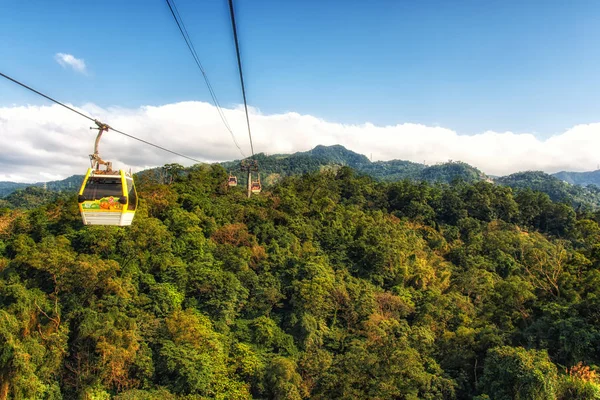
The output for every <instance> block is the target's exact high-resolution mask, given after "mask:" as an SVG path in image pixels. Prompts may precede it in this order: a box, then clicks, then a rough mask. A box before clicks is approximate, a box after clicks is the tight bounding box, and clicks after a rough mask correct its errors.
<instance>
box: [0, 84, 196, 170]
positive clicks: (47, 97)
mask: <svg viewBox="0 0 600 400" xmlns="http://www.w3.org/2000/svg"><path fill="white" fill-rule="evenodd" d="M0 76H2V77H4V78H6V79H8V80H10V81H12V82H14V83H16V84H17V85H20V86H22V87H24V88H26V89H28V90H30V91H32V92H33V93H35V94H38V95H40V96H42V97H44V98H46V99H48V100H50V101H52V102H54V103H56V104H58V105H60V106H63V107H64V108H66V109H68V110H70V111H73V112H74V113H77V114H79V115H81V116H82V117H84V118H87V119H89V120H90V121H93V122H94V123H96V124H98V123H99V121H98V120H96V119H94V118H92V117H90V116H89V115H85V114H83V113H82V112H80V111H77V110H75V109H74V108H72V107H69V106H67V105H66V104H63V103H61V102H60V101H58V100H55V99H53V98H52V97H50V96H47V95H45V94H44V93H41V92H39V91H37V90H35V89H33V88H31V87H29V86H27V85H26V84H24V83H22V82H19V81H17V80H16V79H13V78H11V77H10V76H8V75H6V74H3V73H2V72H0ZM106 126H107V127H108V128H109V129H111V130H113V131H115V132H117V133H120V134H121V135H123V136H127V137H128V138H131V139H134V140H137V141H138V142H142V143H145V144H147V145H149V146H153V147H156V148H157V149H160V150H163V151H166V152H167V153H171V154H174V155H176V156H179V157H183V158H187V159H188V160H192V161H195V162H198V163H202V162H203V161H200V160H198V159H196V158H193V157H189V156H186V155H184V154H181V153H178V152H176V151H173V150H169V149H167V148H165V147H162V146H159V145H157V144H154V143H150V142H148V141H146V140H144V139H140V138H138V137H135V136H133V135H130V134H128V133H125V132H123V131H120V130H118V129H115V128H113V127H111V126H108V125H106Z"/></svg>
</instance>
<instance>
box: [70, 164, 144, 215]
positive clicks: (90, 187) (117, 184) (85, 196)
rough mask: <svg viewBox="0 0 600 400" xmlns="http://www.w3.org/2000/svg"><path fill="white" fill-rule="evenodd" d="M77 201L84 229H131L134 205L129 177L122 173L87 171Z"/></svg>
mask: <svg viewBox="0 0 600 400" xmlns="http://www.w3.org/2000/svg"><path fill="white" fill-rule="evenodd" d="M78 201H79V211H80V212H81V218H82V219H83V223H84V225H116V226H128V225H131V222H132V221H133V217H134V215H135V210H136V208H137V203H138V199H137V193H136V190H135V186H134V184H133V178H132V176H131V175H129V174H126V173H125V172H124V171H123V170H119V171H98V170H93V169H91V168H90V169H88V171H87V174H86V175H85V178H84V180H83V184H82V185H81V189H80V190H79V197H78Z"/></svg>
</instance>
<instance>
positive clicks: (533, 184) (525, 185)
mask: <svg viewBox="0 0 600 400" xmlns="http://www.w3.org/2000/svg"><path fill="white" fill-rule="evenodd" d="M495 182H496V183H498V184H500V185H505V186H510V187H512V188H515V189H531V190H537V191H540V192H543V193H546V194H547V195H548V196H550V199H551V200H552V201H556V202H566V203H569V204H572V205H574V206H575V207H579V206H585V207H592V208H597V207H599V206H600V187H598V186H595V185H590V186H588V187H583V186H579V185H571V184H569V183H567V182H564V181H562V180H560V179H558V178H557V177H555V176H552V175H548V174H546V173H544V172H541V171H527V172H518V173H516V174H512V175H509V176H505V177H502V178H497V179H496V180H495Z"/></svg>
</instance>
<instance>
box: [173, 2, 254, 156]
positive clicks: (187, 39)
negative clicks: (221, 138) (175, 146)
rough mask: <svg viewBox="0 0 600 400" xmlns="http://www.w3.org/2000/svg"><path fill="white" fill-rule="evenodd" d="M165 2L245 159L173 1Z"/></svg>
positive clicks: (220, 115)
mask: <svg viewBox="0 0 600 400" xmlns="http://www.w3.org/2000/svg"><path fill="white" fill-rule="evenodd" d="M165 1H166V3H167V5H168V6H169V10H170V11H171V15H172V16H173V19H174V20H175V23H176V24H177V27H178V28H179V32H180V33H181V36H182V37H183V40H184V41H185V44H186V45H187V48H188V49H189V51H190V53H191V54H192V57H193V58H194V61H195V62H196V65H197V66H198V69H200V72H201V73H202V77H203V78H204V82H206V86H207V87H208V91H209V93H210V96H211V98H212V100H213V104H214V105H215V108H216V109H217V112H218V113H219V117H221V121H223V124H224V125H225V128H226V129H227V130H228V131H229V133H230V134H231V138H232V139H233V143H234V144H235V147H237V148H238V150H239V151H240V153H241V155H242V157H244V158H246V155H245V154H244V151H243V150H242V148H241V147H240V145H239V143H238V141H237V139H236V138H235V134H234V133H233V130H232V129H231V126H230V125H229V122H228V121H227V118H226V117H225V113H224V112H223V109H222V107H221V104H219V100H218V99H217V95H216V93H215V91H214V89H213V87H212V85H211V83H210V80H209V79H208V75H207V73H206V71H205V70H204V67H203V66H202V63H201V62H200V57H198V53H197V52H196V48H195V47H194V43H193V42H192V39H191V38H190V35H189V34H188V31H187V29H186V27H185V24H184V23H183V18H181V15H180V14H179V10H178V9H177V5H176V4H175V0H165Z"/></svg>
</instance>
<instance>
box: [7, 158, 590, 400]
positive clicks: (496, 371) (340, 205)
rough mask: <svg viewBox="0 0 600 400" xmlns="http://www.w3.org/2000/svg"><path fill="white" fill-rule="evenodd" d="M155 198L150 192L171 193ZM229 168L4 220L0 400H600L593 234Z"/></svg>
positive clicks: (334, 178) (534, 203) (485, 206)
mask: <svg viewBox="0 0 600 400" xmlns="http://www.w3.org/2000/svg"><path fill="white" fill-rule="evenodd" d="M159 178H160V179H159ZM226 178H227V171H226V170H225V169H224V168H222V167H221V166H218V165H213V166H196V167H192V168H189V169H186V170H183V169H182V168H180V167H177V166H174V165H170V166H167V167H165V169H164V171H163V174H158V175H156V176H153V175H152V174H145V175H141V176H138V177H137V181H136V184H137V187H138V192H139V196H140V199H141V200H140V205H139V207H138V210H137V213H136V216H135V219H134V223H133V225H132V226H131V227H126V228H118V227H85V226H82V223H81V220H80V217H79V213H78V210H77V201H76V199H75V196H71V195H67V194H63V195H60V196H58V197H56V198H53V199H48V200H47V201H46V203H45V204H40V205H38V206H37V207H35V208H33V209H31V210H23V209H9V208H4V209H1V210H0V399H2V400H4V399H89V400H92V399H94V400H96V399H109V398H115V399H120V400H129V399H142V400H143V399H148V400H150V399H160V400H169V399H208V398H217V399H251V398H254V399H290V400H291V399H309V398H310V399H382V400H383V399H477V400H483V399H500V400H504V399H507V400H508V399H539V400H542V399H543V400H547V399H600V383H599V379H598V377H597V375H596V368H597V365H598V364H599V363H600V347H599V346H598V343H600V331H599V327H600V324H599V323H600V311H599V310H600V268H599V267H600V227H599V224H598V222H599V221H600V214H599V213H595V212H591V211H589V210H582V209H580V210H575V209H574V208H573V207H572V206H571V205H569V204H565V203H558V202H553V201H552V200H551V199H550V198H549V196H548V195H546V194H543V193H540V192H535V191H532V190H530V189H523V190H519V191H518V192H513V190H512V189H511V188H509V187H505V186H498V185H493V184H490V183H487V182H483V181H480V182H476V183H467V182H455V183H453V184H445V183H435V184H432V183H426V182H413V181H409V180H405V181H400V182H394V183H385V182H380V181H377V180H375V179H373V178H371V177H368V176H363V175H358V174H357V173H356V172H355V171H353V170H352V169H350V168H348V167H342V168H340V169H338V170H336V171H322V172H313V173H310V174H305V175H302V176H291V177H287V178H283V179H282V180H281V181H280V182H279V183H277V184H275V185H273V186H272V187H271V188H270V189H269V190H267V191H264V192H263V193H262V194H261V195H259V196H254V197H252V198H251V199H247V198H246V197H245V193H244V190H243V188H241V187H237V188H233V189H229V188H228V187H227V186H226Z"/></svg>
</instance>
